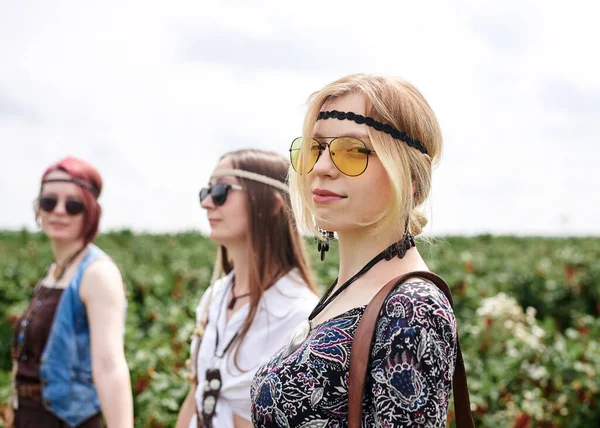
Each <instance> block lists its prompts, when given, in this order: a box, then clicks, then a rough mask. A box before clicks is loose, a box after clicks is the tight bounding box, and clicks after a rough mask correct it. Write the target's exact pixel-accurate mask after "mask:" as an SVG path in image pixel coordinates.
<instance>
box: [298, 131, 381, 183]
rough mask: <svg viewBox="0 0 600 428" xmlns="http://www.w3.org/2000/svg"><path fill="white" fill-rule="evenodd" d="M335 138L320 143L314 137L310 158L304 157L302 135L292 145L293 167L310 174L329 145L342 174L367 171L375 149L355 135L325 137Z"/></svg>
mask: <svg viewBox="0 0 600 428" xmlns="http://www.w3.org/2000/svg"><path fill="white" fill-rule="evenodd" d="M323 138H333V139H332V140H331V141H330V142H329V143H320V142H319V141H317V140H315V139H314V138H312V139H311V141H310V144H311V146H310V152H309V154H308V158H307V159H306V160H305V159H303V158H302V144H303V143H302V137H298V138H296V139H295V140H294V141H293V142H292V146H291V147H290V162H291V164H292V168H294V171H296V172H297V173H299V174H308V173H309V172H311V171H312V170H313V168H314V167H315V165H316V164H317V161H318V160H319V158H320V157H321V153H323V151H324V150H325V149H326V148H328V147H329V157H330V158H331V162H333V164H334V165H335V167H336V168H337V169H338V171H340V172H341V173H342V174H344V175H347V176H350V177H356V176H358V175H361V174H362V173H363V172H365V171H366V169H367V166H368V165H369V155H371V154H374V153H375V151H374V150H371V149H369V148H368V147H367V145H366V144H365V143H364V142H363V141H361V140H359V139H358V138H353V137H323Z"/></svg>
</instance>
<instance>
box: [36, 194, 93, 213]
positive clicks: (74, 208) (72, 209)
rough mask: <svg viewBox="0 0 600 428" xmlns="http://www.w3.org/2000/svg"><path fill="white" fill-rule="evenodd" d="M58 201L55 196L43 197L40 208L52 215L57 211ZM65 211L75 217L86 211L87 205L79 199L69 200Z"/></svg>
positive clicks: (39, 204) (39, 203)
mask: <svg viewBox="0 0 600 428" xmlns="http://www.w3.org/2000/svg"><path fill="white" fill-rule="evenodd" d="M57 205H58V199H57V198H56V197H54V196H43V197H41V198H40V199H39V201H38V206H39V208H40V209H41V210H42V211H45V212H47V213H51V212H52V211H54V210H55V209H56V206H57ZM65 211H66V212H67V214H69V215H71V216H73V215H77V214H81V213H82V212H83V211H85V205H84V204H83V202H81V201H80V200H79V199H67V200H66V202H65Z"/></svg>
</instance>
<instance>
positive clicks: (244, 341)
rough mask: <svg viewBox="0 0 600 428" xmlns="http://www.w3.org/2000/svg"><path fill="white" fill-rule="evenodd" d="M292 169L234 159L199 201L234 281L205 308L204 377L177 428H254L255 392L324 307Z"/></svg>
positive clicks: (281, 163)
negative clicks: (295, 203) (290, 181)
mask: <svg viewBox="0 0 600 428" xmlns="http://www.w3.org/2000/svg"><path fill="white" fill-rule="evenodd" d="M288 167H289V162H288V161H287V159H286V158H285V157H283V156H281V155H278V154H276V153H272V152H266V151H261V150H240V151H235V152H231V153H227V154H225V155H224V156H223V157H222V158H221V160H220V161H219V163H218V164H217V166H216V168H215V170H214V171H213V173H212V175H211V178H210V182H209V187H208V188H204V189H202V190H201V191H200V202H201V204H202V207H203V208H204V209H206V211H207V215H208V220H209V223H210V225H211V233H210V238H211V239H213V240H214V241H216V242H218V243H219V244H220V246H219V250H218V263H219V264H220V266H219V268H220V269H222V271H223V272H224V273H225V274H226V276H225V277H223V278H221V279H219V280H218V281H216V282H215V283H214V284H213V285H212V286H211V287H210V288H209V289H208V290H207V291H206V293H205V294H204V296H203V297H202V299H201V301H200V304H199V305H198V309H197V319H198V322H199V324H201V329H202V330H203V332H201V333H203V337H202V339H201V341H199V339H195V340H194V341H193V342H192V357H193V358H192V360H193V361H194V364H193V365H192V370H193V371H194V372H195V373H196V376H197V387H196V386H195V385H194V386H193V387H192V388H191V389H190V392H189V394H188V396H187V398H186V400H185V401H184V403H183V405H182V407H181V409H180V412H179V418H178V422H177V427H178V428H180V427H182V428H183V427H185V428H187V427H196V426H197V424H200V426H206V427H213V426H214V427H219V428H228V427H235V428H241V427H250V426H252V425H251V423H250V383H251V381H252V378H253V376H254V373H255V372H256V370H257V369H258V367H259V366H260V364H262V363H263V362H264V361H265V360H266V359H267V358H268V357H269V356H270V355H272V354H273V352H275V351H276V350H277V349H279V348H280V347H282V346H283V345H284V344H285V341H286V339H287V338H288V337H289V334H290V333H291V332H292V330H293V329H294V328H295V327H296V326H297V325H298V324H299V323H300V322H301V321H302V320H303V319H305V318H306V316H307V315H308V314H309V313H310V311H311V310H312V309H313V307H314V305H315V304H316V302H317V300H318V299H317V297H316V290H315V286H314V284H313V282H312V280H311V276H310V272H309V267H308V262H307V260H306V257H305V255H304V249H303V241H302V238H301V236H300V234H299V233H298V231H297V230H296V228H295V225H294V223H293V220H292V218H291V206H290V200H289V197H288V192H287V185H286V184H285V179H286V176H287V172H288Z"/></svg>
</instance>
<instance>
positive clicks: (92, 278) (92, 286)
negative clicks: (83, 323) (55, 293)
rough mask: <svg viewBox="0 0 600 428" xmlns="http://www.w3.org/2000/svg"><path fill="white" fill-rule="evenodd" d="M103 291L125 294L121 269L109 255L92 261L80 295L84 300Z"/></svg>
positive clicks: (86, 272)
mask: <svg viewBox="0 0 600 428" xmlns="http://www.w3.org/2000/svg"><path fill="white" fill-rule="evenodd" d="M102 293H108V294H109V295H111V296H121V295H123V294H124V289H123V278H122V276H121V271H120V270H119V268H118V267H117V265H116V264H115V262H113V261H112V260H111V259H110V258H108V257H101V258H98V259H96V260H94V261H93V262H92V263H90V265H89V266H88V267H87V269H86V270H85V272H84V274H83V278H82V282H81V290H80V295H81V298H82V299H83V300H84V301H85V299H86V298H90V297H92V296H96V295H99V294H102Z"/></svg>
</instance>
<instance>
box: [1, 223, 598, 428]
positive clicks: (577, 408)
mask: <svg viewBox="0 0 600 428" xmlns="http://www.w3.org/2000/svg"><path fill="white" fill-rule="evenodd" d="M96 243H97V244H98V245H99V246H100V247H101V248H102V249H104V250H105V251H106V252H108V253H109V254H110V255H111V256H112V257H113V259H114V260H115V261H116V262H117V264H118V265H119V266H120V268H121V271H122V273H123V277H124V279H125V282H126V285H127V290H128V295H129V312H128V316H127V329H126V354H127V360H128V363H129V367H130V370H131V377H132V385H133V392H134V403H135V416H136V427H171V426H174V424H175V420H176V417H177V410H178V408H179V404H180V402H181V401H182V400H183V398H184V396H185V394H186V392H187V385H186V383H185V381H184V380H183V376H182V375H183V373H184V370H185V368H184V363H185V360H186V359H187V358H188V354H189V345H188V343H189V338H190V335H191V333H192V330H193V324H194V309H195V307H196V305H197V302H198V300H199V298H200V296H201V295H202V292H203V290H204V289H205V288H206V287H207V285H208V281H209V278H210V274H211V269H212V264H213V260H214V251H215V245H214V243H212V242H211V241H209V240H208V239H207V238H206V237H204V236H202V235H200V234H198V233H182V234H177V235H139V234H132V233H131V232H128V231H123V232H118V233H110V234H107V235H103V236H101V237H99V238H98V240H97V242H96ZM418 246H419V249H420V251H421V254H422V255H423V256H424V258H425V259H426V261H427V262H428V264H429V267H430V269H431V270H433V271H435V272H437V273H439V274H440V275H442V276H443V277H444V278H445V279H446V280H447V282H448V283H449V284H450V286H451V288H452V291H453V294H454V300H455V305H456V314H457V318H458V327H459V332H460V335H461V341H462V347H463V353H464V359H465V363H466V366H467V375H468V379H469V386H470V391H471V402H472V403H473V405H474V406H475V407H476V408H475V410H474V414H475V417H476V425H477V426H494V427H513V426H514V427H528V426H531V427H533V426H536V427H563V426H565V427H566V426H568V427H594V426H600V340H599V338H600V238H563V239H559V238H537V237H532V238H516V237H492V236H487V235H486V236H478V237H473V238H462V237H445V238H439V239H436V240H434V241H433V242H419V243H418ZM310 255H311V257H312V258H313V267H314V272H315V275H316V278H317V280H318V283H319V285H320V286H321V287H322V288H323V287H325V286H326V285H328V284H329V283H330V282H331V281H332V280H333V279H334V277H335V275H336V263H337V258H336V247H335V245H334V246H333V249H332V250H331V251H330V252H329V254H328V255H327V258H326V261H325V262H324V263H321V262H317V252H316V250H314V251H313V250H312V247H311V251H310ZM51 261H52V254H51V250H50V245H49V243H48V242H47V240H46V239H45V238H44V237H43V236H41V235H40V234H32V233H28V232H0V314H2V315H1V319H0V335H1V337H2V340H1V341H0V403H2V404H0V408H3V406H4V403H6V401H7V399H8V395H9V391H10V364H11V363H10V343H11V339H12V336H11V335H12V327H11V320H12V319H14V317H15V316H17V315H18V314H19V313H20V312H21V311H22V310H24V308H25V306H26V305H27V304H28V301H29V298H30V297H31V294H32V291H33V287H34V286H35V285H36V283H37V281H38V280H39V278H40V276H41V275H42V274H43V273H44V270H45V269H46V267H47V265H48V264H49V263H50V262H51ZM527 308H530V309H527ZM0 414H1V412H0ZM450 418H452V415H450ZM0 426H3V424H2V422H1V421H0Z"/></svg>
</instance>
